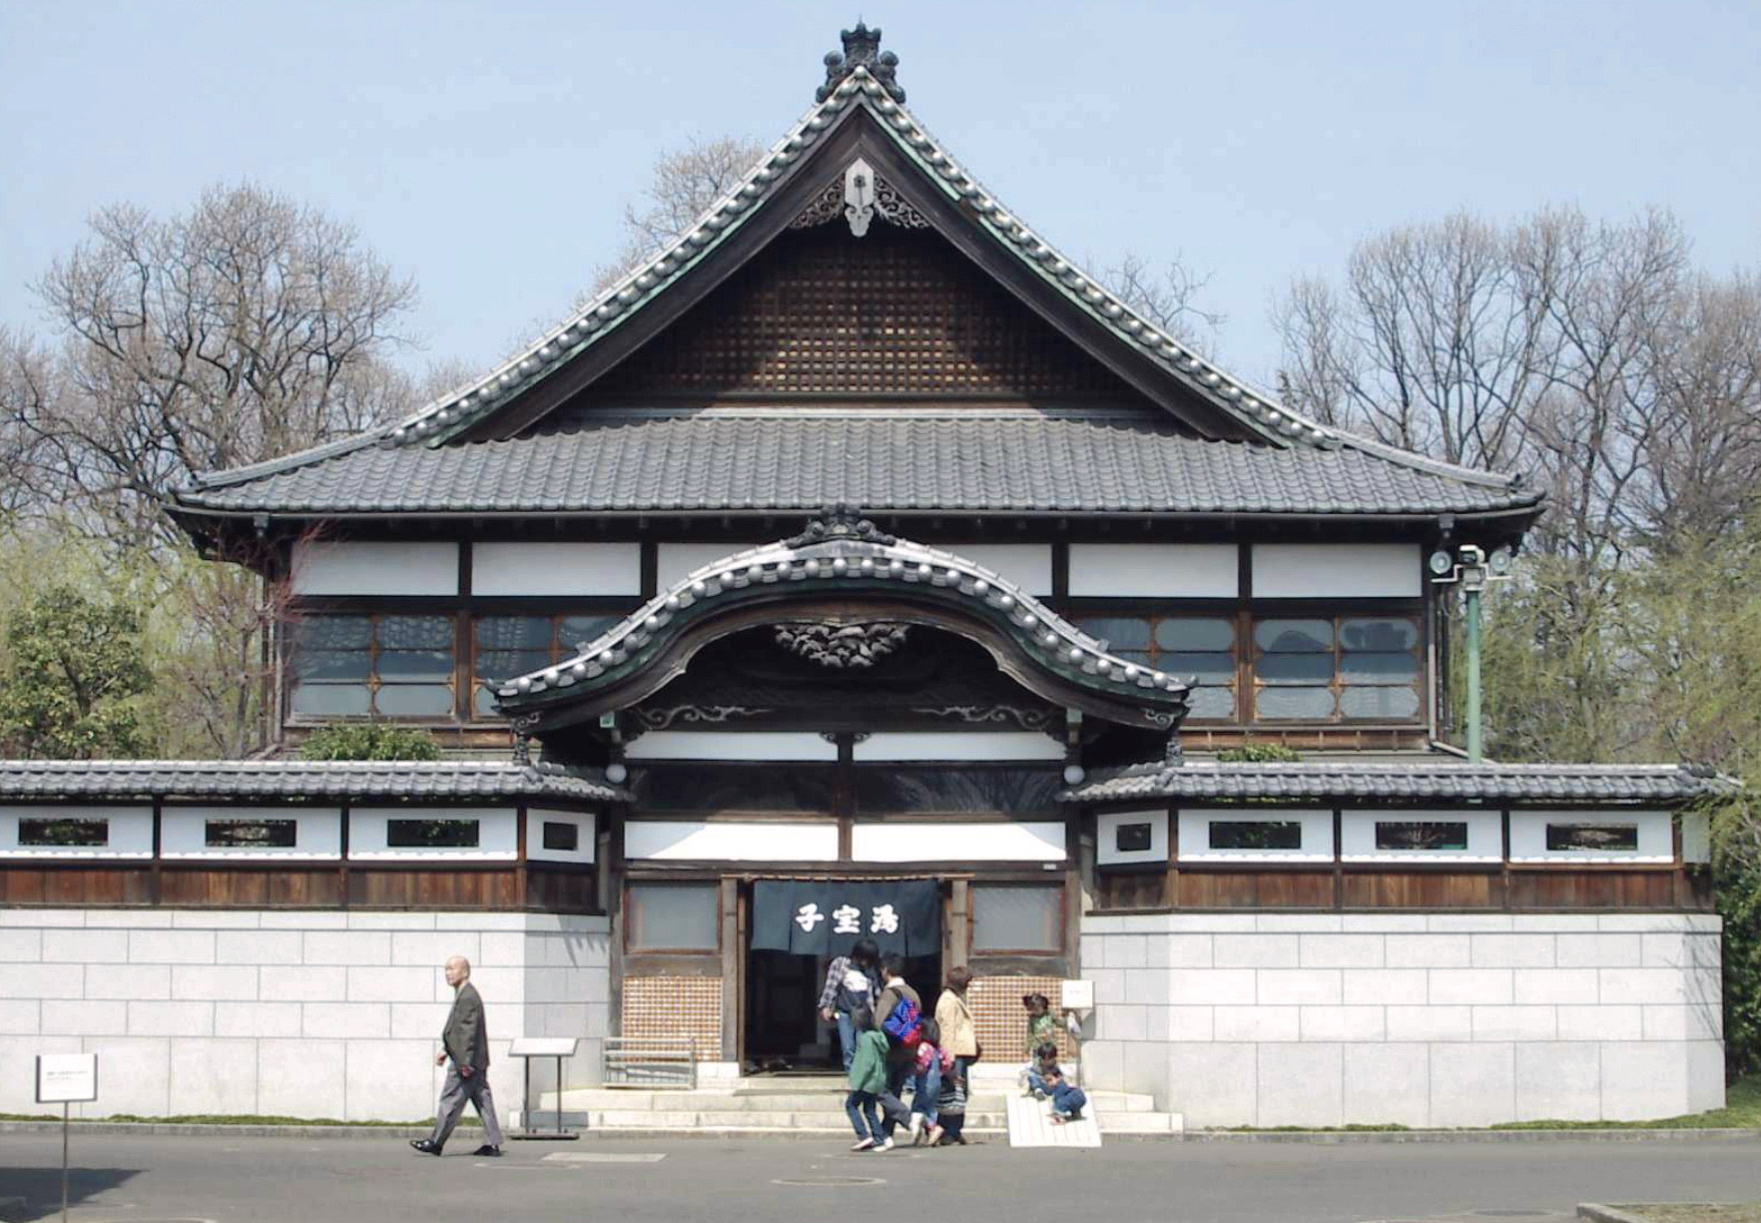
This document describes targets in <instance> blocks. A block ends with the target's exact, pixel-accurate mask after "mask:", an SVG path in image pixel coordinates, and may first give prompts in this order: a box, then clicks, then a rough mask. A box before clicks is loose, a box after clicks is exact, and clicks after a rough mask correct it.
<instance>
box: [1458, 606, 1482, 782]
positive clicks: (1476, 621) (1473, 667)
mask: <svg viewBox="0 0 1761 1223" xmlns="http://www.w3.org/2000/svg"><path fill="white" fill-rule="evenodd" d="M1462 593H1463V595H1464V596H1465V597H1466V599H1467V754H1468V759H1469V760H1472V761H1474V762H1475V763H1478V762H1479V761H1480V760H1481V759H1482V758H1483V757H1484V753H1483V751H1482V750H1481V744H1480V584H1479V582H1478V581H1474V580H1472V575H1470V580H1468V581H1466V582H1463V583H1462Z"/></svg>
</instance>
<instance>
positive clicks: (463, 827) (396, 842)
mask: <svg viewBox="0 0 1761 1223" xmlns="http://www.w3.org/2000/svg"><path fill="white" fill-rule="evenodd" d="M481 827H482V826H481V823H480V822H479V821H477V820H395V819H394V820H386V821H385V844H386V847H387V848H389V849H476V848H477V846H478V842H479V836H480V831H481Z"/></svg>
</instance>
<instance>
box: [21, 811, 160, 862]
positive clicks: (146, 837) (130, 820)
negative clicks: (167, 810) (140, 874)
mask: <svg viewBox="0 0 1761 1223" xmlns="http://www.w3.org/2000/svg"><path fill="white" fill-rule="evenodd" d="M38 820H47V821H54V820H103V821H104V843H103V844H102V845H26V844H21V843H20V841H21V837H20V825H22V824H26V823H30V822H35V821H38ZM152 856H153V808H151V807H145V806H136V807H98V806H73V807H63V806H54V807H49V806H29V807H26V806H18V807H0V858H151V857H152Z"/></svg>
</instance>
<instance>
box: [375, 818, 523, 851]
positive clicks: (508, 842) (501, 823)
mask: <svg viewBox="0 0 1761 1223" xmlns="http://www.w3.org/2000/svg"><path fill="white" fill-rule="evenodd" d="M514 816H515V812H514V809H513V808H512V807H352V808H350V809H349V858H350V859H351V860H352V859H357V858H359V859H362V860H364V861H399V862H429V861H441V862H444V861H447V860H449V859H460V858H472V859H477V860H481V861H491V862H511V861H513V860H514V859H515V858H516V857H518V856H519V842H518V830H517V829H516V828H515V826H514ZM394 820H412V821H418V822H420V821H429V820H433V821H455V820H456V821H464V822H473V821H474V822H475V823H476V825H477V828H476V839H477V843H476V844H475V845H456V846H454V845H393V844H392V843H391V838H390V837H389V836H388V832H389V830H390V826H391V823H392V821H394Z"/></svg>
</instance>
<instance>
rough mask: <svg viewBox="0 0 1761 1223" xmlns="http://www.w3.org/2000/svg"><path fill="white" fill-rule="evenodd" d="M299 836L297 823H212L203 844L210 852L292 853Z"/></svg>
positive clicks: (208, 827) (211, 821) (209, 823)
mask: <svg viewBox="0 0 1761 1223" xmlns="http://www.w3.org/2000/svg"><path fill="white" fill-rule="evenodd" d="M298 832H299V825H298V823H297V822H296V821H294V820H209V821H207V824H206V828H205V830H204V835H203V840H204V842H205V843H206V844H207V846H208V847H209V848H210V849H292V848H294V846H295V844H296V843H297V842H298Z"/></svg>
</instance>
